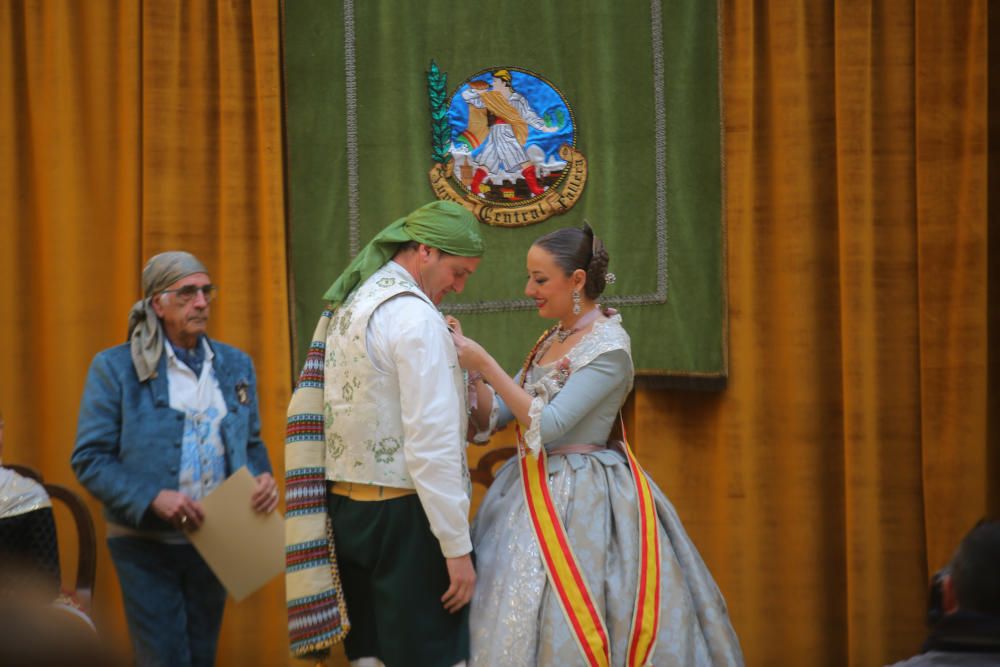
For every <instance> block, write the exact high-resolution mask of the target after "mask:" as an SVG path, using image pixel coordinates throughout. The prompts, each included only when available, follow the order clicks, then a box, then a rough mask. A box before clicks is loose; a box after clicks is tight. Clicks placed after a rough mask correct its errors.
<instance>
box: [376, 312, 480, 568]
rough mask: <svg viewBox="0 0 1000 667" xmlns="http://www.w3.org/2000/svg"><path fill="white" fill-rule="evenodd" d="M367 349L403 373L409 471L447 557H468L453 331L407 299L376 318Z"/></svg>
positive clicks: (380, 365) (383, 365)
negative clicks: (449, 332)
mask: <svg viewBox="0 0 1000 667" xmlns="http://www.w3.org/2000/svg"><path fill="white" fill-rule="evenodd" d="M366 343H367V345H368V354H369V357H370V358H371V360H372V362H373V363H374V364H375V367H376V368H377V369H378V370H380V371H382V372H386V373H392V372H395V373H397V375H398V378H399V387H400V405H401V406H402V419H403V454H404V456H405V459H406V467H407V470H408V471H409V473H410V477H411V478H412V479H413V485H414V487H415V488H416V490H417V495H418V496H419V497H420V502H421V504H422V505H423V508H424V512H426V514H427V519H428V521H429V522H430V526H431V532H433V533H434V536H435V537H437V539H438V541H439V542H440V544H441V553H442V554H444V556H445V558H455V557H457V556H463V555H465V554H467V553H470V552H471V551H472V540H471V538H470V536H469V496H468V494H467V493H466V487H465V476H466V474H465V473H464V471H463V470H462V466H463V465H465V464H464V460H465V459H464V457H463V456H462V448H463V447H465V444H466V443H465V433H463V432H462V424H463V415H462V411H463V409H464V406H463V405H462V404H461V402H460V400H459V396H460V395H461V394H460V393H458V390H457V389H456V388H455V386H454V385H455V380H454V368H455V366H456V365H457V363H458V359H457V357H456V355H455V351H454V347H453V343H452V341H451V338H450V337H449V336H448V328H447V326H446V325H445V323H444V320H443V319H442V318H441V315H440V314H439V313H438V312H437V311H436V310H435V309H433V308H432V307H431V306H430V305H429V304H428V303H427V302H425V301H424V300H422V299H420V298H419V297H414V296H407V295H401V296H398V297H396V298H394V299H390V300H389V301H387V302H385V303H384V304H382V305H381V306H379V307H378V309H376V310H375V312H374V313H373V314H372V317H371V319H370V320H369V326H368V331H367V335H366ZM462 391H464V388H462Z"/></svg>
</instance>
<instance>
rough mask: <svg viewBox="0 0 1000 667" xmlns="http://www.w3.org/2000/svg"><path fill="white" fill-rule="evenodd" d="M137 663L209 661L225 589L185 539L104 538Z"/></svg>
mask: <svg viewBox="0 0 1000 667" xmlns="http://www.w3.org/2000/svg"><path fill="white" fill-rule="evenodd" d="M108 549H109V550H110V551H111V560H112V561H114V564H115V570H117V571H118V582H119V584H120V585H121V590H122V599H123V601H124V603H125V616H126V618H127V620H128V631H129V636H130V637H131V639H132V647H133V649H134V650H135V662H136V665H139V666H140V667H147V666H148V667H211V666H212V665H214V664H215V648H216V644H217V643H218V640H219V629H220V628H221V627H222V612H223V611H224V610H225V607H226V590H225V589H224V588H223V587H222V584H220V583H219V580H218V579H217V578H216V577H215V575H214V574H213V573H212V571H211V569H209V567H208V565H206V564H205V561H204V560H202V558H201V556H199V555H198V552H197V551H195V548H194V547H193V546H191V545H190V544H164V543H162V542H157V541H155V540H146V539H142V538H137V537H111V538H108Z"/></svg>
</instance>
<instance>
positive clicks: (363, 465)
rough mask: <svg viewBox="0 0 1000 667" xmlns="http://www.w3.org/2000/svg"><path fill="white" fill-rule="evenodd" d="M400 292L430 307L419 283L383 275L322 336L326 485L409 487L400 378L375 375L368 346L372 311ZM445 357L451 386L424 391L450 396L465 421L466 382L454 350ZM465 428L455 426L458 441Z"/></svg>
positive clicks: (366, 285)
mask: <svg viewBox="0 0 1000 667" xmlns="http://www.w3.org/2000/svg"><path fill="white" fill-rule="evenodd" d="M404 293H405V294H414V295H416V296H418V297H420V298H421V299H423V300H424V301H426V302H427V303H428V304H430V305H431V307H434V304H433V303H432V302H431V300H430V299H428V298H427V296H426V295H425V294H424V293H423V292H422V291H421V290H420V288H419V287H418V286H417V285H416V283H413V282H411V281H409V280H405V279H401V278H400V277H399V276H398V275H396V274H394V273H390V272H388V271H385V270H382V269H380V270H379V271H377V272H376V273H375V274H374V275H372V277H371V278H369V279H368V280H367V281H365V282H364V284H362V285H361V286H359V287H358V288H357V289H356V290H355V291H354V292H353V293H352V294H351V295H350V296H349V297H348V299H347V301H345V302H344V303H343V304H341V306H340V307H339V308H338V309H337V310H336V311H335V312H334V313H333V318H332V319H331V321H330V327H329V329H328V332H327V338H326V356H325V359H324V383H323V432H324V436H325V440H326V478H327V479H329V480H332V481H335V482H362V483H365V484H379V485H381V486H396V487H403V488H408V489H412V488H414V485H413V480H412V479H411V478H410V473H409V472H408V471H407V469H406V461H405V457H404V455H403V421H402V406H401V405H400V402H399V392H400V387H399V378H398V376H397V375H396V374H395V373H380V372H378V370H376V368H375V366H374V364H373V363H372V361H371V359H370V358H369V356H368V349H367V346H366V344H365V341H366V331H367V329H368V320H369V319H371V316H372V313H373V312H375V309H376V308H377V307H378V306H380V305H381V304H382V303H384V302H386V301H387V300H389V299H391V298H392V297H394V296H397V295H399V294H404ZM450 356H451V357H452V358H451V359H450V360H449V361H450V362H451V363H450V365H451V366H452V368H453V369H454V373H453V378H454V384H453V386H452V387H432V388H421V390H423V391H454V392H455V395H456V400H458V401H459V405H461V406H463V409H462V410H461V414H462V415H463V420H466V419H467V417H466V411H465V409H464V406H465V381H464V378H463V375H462V369H461V368H460V367H459V365H458V357H457V355H456V354H455V352H454V350H450ZM410 390H413V389H412V388H411V389H410ZM466 426H467V423H463V424H461V425H460V431H459V433H461V434H462V437H464V434H465V430H466ZM457 444H458V450H459V452H460V453H461V454H460V455H461V457H462V464H463V467H465V468H466V469H468V464H467V463H466V460H465V443H464V442H461V443H457Z"/></svg>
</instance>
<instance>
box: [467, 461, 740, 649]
mask: <svg viewBox="0 0 1000 667" xmlns="http://www.w3.org/2000/svg"><path fill="white" fill-rule="evenodd" d="M650 482H651V484H652V480H650ZM549 488H550V489H551V492H552V495H553V500H554V502H555V504H556V507H557V510H558V512H559V514H560V517H561V518H562V521H563V525H564V526H565V527H566V532H567V535H568V537H569V540H570V542H571V544H572V545H573V549H574V552H575V553H576V557H577V561H578V562H579V563H580V567H581V569H582V570H583V575H584V577H585V578H586V580H587V585H588V586H589V587H590V591H591V594H592V595H593V596H594V598H595V602H596V604H597V606H598V608H599V609H600V610H601V611H602V613H603V616H604V621H605V624H606V626H607V628H608V633H609V635H610V642H611V664H612V665H624V664H625V659H626V656H625V653H626V650H627V642H628V633H629V629H630V626H631V622H632V611H633V609H632V608H633V605H634V604H635V585H636V578H637V576H638V563H639V540H638V535H639V527H638V510H637V501H636V492H635V485H634V483H633V481H632V476H631V473H630V471H629V468H628V465H627V463H626V462H625V460H624V457H622V456H621V455H620V454H619V453H618V452H615V451H612V450H605V451H599V452H595V453H590V454H568V455H559V456H550V457H549ZM652 488H653V495H654V500H655V503H656V510H657V518H658V521H659V531H660V543H661V562H662V567H661V589H662V594H661V604H660V629H659V633H658V636H657V641H656V646H655V649H654V653H653V657H652V662H651V664H653V665H657V666H663V667H674V666H676V667H692V666H702V665H705V666H708V665H711V666H713V667H714V666H720V665H726V666H734V667H735V666H739V665H743V655H742V652H741V650H740V646H739V641H738V640H737V638H736V633H735V632H734V631H733V628H732V625H731V624H730V621H729V615H728V613H727V611H726V603H725V600H723V598H722V594H721V593H720V592H719V589H718V587H717V586H716V584H715V581H714V580H713V579H712V575H711V574H710V573H709V571H708V569H707V568H706V567H705V564H704V562H703V561H702V559H701V556H700V555H699V554H698V551H697V549H696V548H695V546H694V544H693V543H692V542H691V540H690V538H688V536H687V533H686V532H685V531H684V527H683V526H682V525H681V522H680V519H679V518H678V516H677V513H676V512H675V511H674V508H673V506H672V505H671V504H670V502H669V501H668V500H667V499H666V497H665V496H664V495H663V492H662V491H660V489H659V488H658V487H657V486H656V485H655V484H652ZM472 541H473V546H474V549H475V554H476V573H477V582H476V592H475V595H474V597H473V600H472V609H471V616H470V631H471V649H472V657H471V660H470V664H471V665H474V666H477V667H521V666H523V667H533V666H535V665H540V666H541V665H547V666H552V667H555V666H559V667H567V666H570V665H585V664H586V663H585V662H584V659H583V656H582V655H581V653H580V649H579V648H578V647H577V644H576V642H575V640H574V638H573V636H572V634H571V631H570V629H569V626H568V625H567V623H566V620H565V617H564V616H563V612H562V608H561V607H560V606H559V601H558V600H557V599H556V597H555V594H554V592H553V590H552V589H551V587H550V586H549V583H548V581H547V579H546V574H545V567H544V565H543V564H542V561H541V556H540V555H539V551H538V545H537V543H536V541H535V536H534V534H533V533H532V531H531V527H530V524H529V519H528V513H527V509H526V507H525V504H524V498H523V494H522V491H521V481H520V472H519V470H518V466H517V461H516V457H515V458H514V459H512V460H510V461H508V462H507V463H506V464H504V466H503V467H502V468H501V469H500V470H499V471H498V473H497V478H496V481H495V482H494V483H493V485H492V486H491V487H490V490H489V492H488V493H487V495H486V498H485V499H484V501H483V504H482V506H481V507H480V508H479V511H478V513H477V514H476V518H475V522H474V524H473V527H472Z"/></svg>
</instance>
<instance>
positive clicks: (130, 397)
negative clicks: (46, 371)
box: [71, 252, 278, 667]
mask: <svg viewBox="0 0 1000 667" xmlns="http://www.w3.org/2000/svg"><path fill="white" fill-rule="evenodd" d="M142 282H143V290H144V292H145V297H144V298H143V299H142V300H140V301H138V302H137V303H136V304H135V306H133V308H132V312H131V313H130V314H129V342H127V343H125V344H122V345H118V346H116V347H112V348H110V349H107V350H104V351H103V352H100V353H99V354H98V355H97V356H96V357H95V358H94V361H93V363H92V364H91V367H90V372H89V374H88V376H87V384H86V387H85V388H84V393H83V400H82V402H81V405H80V419H79V424H78V428H77V437H76V446H75V448H74V450H73V455H72V459H71V463H72V465H73V470H74V471H75V472H76V475H77V478H78V479H79V480H80V483H81V484H83V486H85V487H86V488H87V490H89V491H90V492H91V493H92V494H94V496H96V497H97V498H98V499H99V500H100V501H101V502H102V503H103V504H104V514H105V517H106V519H107V521H108V549H109V550H110V552H111V558H112V560H113V561H114V564H115V569H116V570H117V572H118V579H119V582H120V584H121V589H122V596H123V598H124V603H125V614H126V616H127V618H128V626H129V633H130V635H131V638H132V644H133V647H134V649H135V653H136V662H137V663H138V664H140V665H162V666H170V667H177V666H185V665H192V666H193V665H212V664H214V662H215V649H216V644H217V642H218V636H219V628H220V627H221V624H222V613H223V609H224V607H225V600H226V592H225V589H223V587H222V585H221V584H220V583H219V581H218V579H216V577H215V575H214V574H213V573H212V572H211V570H210V569H209V568H208V566H207V565H206V564H205V562H204V561H203V560H202V558H201V557H200V556H199V555H198V553H197V552H196V551H195V549H194V547H192V546H191V544H190V543H189V542H188V539H187V536H186V533H187V532H189V531H194V530H197V529H198V528H199V526H200V525H201V523H202V521H203V520H204V511H203V509H202V505H201V503H200V500H201V499H203V498H204V497H205V496H206V495H208V493H210V492H211V491H212V490H213V489H214V488H215V487H216V486H218V485H219V484H221V483H222V481H223V480H225V478H226V477H227V476H229V475H231V474H232V473H233V472H235V471H236V470H238V469H239V468H241V467H243V466H247V467H248V468H249V470H250V472H251V473H252V474H253V475H255V476H256V480H257V486H256V488H255V490H254V493H253V496H252V497H251V500H250V502H251V504H252V505H253V507H254V509H255V510H256V511H258V512H263V513H267V512H272V511H274V509H275V507H277V504H278V492H277V488H276V485H275V481H274V478H273V477H272V475H271V465H270V462H269V461H268V456H267V450H266V449H265V447H264V443H263V442H262V441H261V438H260V417H259V415H258V412H257V389H256V379H255V376H254V369H253V362H252V361H251V360H250V357H248V356H247V355H246V354H245V353H243V352H241V351H240V350H237V349H236V348H233V347H230V346H228V345H225V344H223V343H220V342H218V341H213V340H210V339H209V338H208V336H207V335H205V331H206V327H207V325H208V318H209V310H210V306H209V304H210V302H211V301H212V298H213V297H214V296H215V293H216V288H215V286H213V285H212V284H211V281H210V278H209V275H208V271H207V270H206V269H205V267H204V266H203V265H202V264H201V262H199V261H198V260H197V259H196V258H195V257H194V256H193V255H191V254H189V253H186V252H167V253H162V254H160V255H156V256H155V257H153V258H152V259H150V260H149V262H148V263H147V264H146V267H145V269H144V270H143V274H142Z"/></svg>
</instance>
